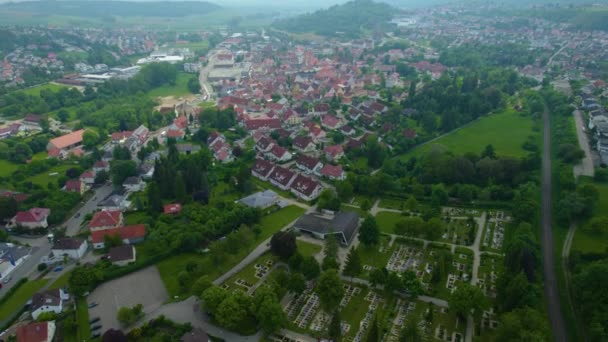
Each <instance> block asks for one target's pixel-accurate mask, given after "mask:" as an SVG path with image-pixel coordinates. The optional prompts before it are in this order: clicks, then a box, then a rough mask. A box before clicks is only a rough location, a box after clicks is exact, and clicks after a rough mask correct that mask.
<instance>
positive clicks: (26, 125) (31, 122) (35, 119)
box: [19, 114, 44, 131]
mask: <svg viewBox="0 0 608 342" xmlns="http://www.w3.org/2000/svg"><path fill="white" fill-rule="evenodd" d="M42 120H44V118H43V117H42V115H37V114H28V115H26V116H25V118H23V120H22V121H21V126H20V127H19V130H20V131H41V130H42V127H41V126H40V122H41V121H42Z"/></svg>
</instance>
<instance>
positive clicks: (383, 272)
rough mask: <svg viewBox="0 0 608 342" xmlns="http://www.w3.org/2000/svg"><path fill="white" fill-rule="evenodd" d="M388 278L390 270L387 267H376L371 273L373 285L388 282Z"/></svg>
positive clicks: (370, 278)
mask: <svg viewBox="0 0 608 342" xmlns="http://www.w3.org/2000/svg"><path fill="white" fill-rule="evenodd" d="M387 278H388V270H387V269H386V268H376V269H374V270H373V271H371V272H370V274H369V282H370V284H371V285H372V287H376V286H378V285H384V284H386V279H387Z"/></svg>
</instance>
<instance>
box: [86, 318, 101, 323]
mask: <svg viewBox="0 0 608 342" xmlns="http://www.w3.org/2000/svg"><path fill="white" fill-rule="evenodd" d="M99 320H100V318H99V317H93V318H91V319H90V320H89V324H93V323H97V322H99Z"/></svg>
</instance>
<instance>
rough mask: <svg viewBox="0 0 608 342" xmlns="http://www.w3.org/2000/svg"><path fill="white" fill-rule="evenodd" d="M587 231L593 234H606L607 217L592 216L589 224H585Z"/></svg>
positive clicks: (607, 229)
mask: <svg viewBox="0 0 608 342" xmlns="http://www.w3.org/2000/svg"><path fill="white" fill-rule="evenodd" d="M587 227H588V229H589V231H591V232H593V233H594V234H598V235H600V234H606V233H607V232H608V217H607V216H599V217H593V218H592V219H591V220H590V221H589V224H588V225H587Z"/></svg>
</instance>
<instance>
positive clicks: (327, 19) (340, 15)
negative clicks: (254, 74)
mask: <svg viewBox="0 0 608 342" xmlns="http://www.w3.org/2000/svg"><path fill="white" fill-rule="evenodd" d="M396 12H397V10H396V9H395V8H393V7H391V6H390V5H387V4H385V3H378V2H373V1H371V0H354V1H350V2H347V3H345V4H343V5H335V6H332V7H329V8H328V9H323V10H318V11H316V12H313V13H308V14H303V15H299V16H296V17H293V18H286V19H282V20H280V21H276V22H275V23H274V24H273V26H274V27H275V28H277V29H279V30H284V31H288V32H293V33H308V32H312V33H315V34H318V35H322V36H337V35H344V36H347V37H357V36H359V35H360V34H361V33H362V32H363V31H364V30H373V29H376V28H381V27H383V26H386V25H387V24H388V22H389V21H390V20H391V18H392V17H393V15H394V14H395V13H396Z"/></svg>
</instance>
